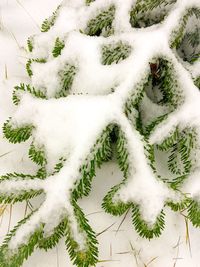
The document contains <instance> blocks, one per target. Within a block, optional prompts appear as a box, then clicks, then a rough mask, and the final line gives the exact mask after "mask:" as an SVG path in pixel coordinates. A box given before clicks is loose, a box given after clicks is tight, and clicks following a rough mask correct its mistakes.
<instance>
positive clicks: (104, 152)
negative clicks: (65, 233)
mask: <svg viewBox="0 0 200 267" xmlns="http://www.w3.org/2000/svg"><path fill="white" fill-rule="evenodd" d="M112 129H113V127H112V126H108V127H107V128H106V129H105V130H104V131H103V133H102V134H101V136H100V137H99V138H98V139H97V141H96V143H95V144H94V147H93V149H92V151H91V154H90V158H88V159H87V160H86V162H85V163H84V164H83V165H82V166H81V168H80V170H79V172H80V175H81V179H80V181H78V184H77V185H76V187H75V189H74V191H73V193H72V194H73V199H78V198H81V197H82V196H87V195H88V194H89V192H90V190H91V182H92V179H93V177H94V176H95V170H96V168H100V166H101V165H102V164H103V162H105V161H107V160H109V159H110V158H111V156H112V150H111V142H110V141H111V140H110V133H111V132H112Z"/></svg>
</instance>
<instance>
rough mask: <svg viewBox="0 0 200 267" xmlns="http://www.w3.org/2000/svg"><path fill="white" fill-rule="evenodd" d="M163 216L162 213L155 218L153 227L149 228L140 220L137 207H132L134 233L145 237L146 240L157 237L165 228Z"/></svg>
mask: <svg viewBox="0 0 200 267" xmlns="http://www.w3.org/2000/svg"><path fill="white" fill-rule="evenodd" d="M164 216H165V215H164V212H163V211H162V212H161V213H160V215H159V216H158V217H157V219H156V222H155V223H154V225H153V226H150V225H148V224H147V223H146V222H145V221H144V220H143V219H142V217H141V214H140V211H139V206H138V205H133V213H132V220H133V224H134V226H135V229H136V231H137V232H138V234H139V235H140V236H141V237H145V238H147V239H152V238H154V237H159V236H160V235H161V232H162V230H163V229H164V226H165V221H164Z"/></svg>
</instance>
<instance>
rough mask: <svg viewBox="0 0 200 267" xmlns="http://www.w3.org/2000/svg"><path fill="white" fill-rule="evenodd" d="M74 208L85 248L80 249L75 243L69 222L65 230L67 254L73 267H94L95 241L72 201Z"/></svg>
mask: <svg viewBox="0 0 200 267" xmlns="http://www.w3.org/2000/svg"><path fill="white" fill-rule="evenodd" d="M72 205H73V207H74V214H75V217H76V219H77V223H78V226H79V230H80V234H82V235H83V236H84V238H85V248H84V249H82V248H80V246H79V244H78V243H77V241H76V240H75V239H74V238H73V232H72V230H71V227H70V222H69V223H68V224H67V230H66V242H65V243H66V247H67V250H68V252H69V255H70V258H71V260H72V261H73V263H74V265H76V266H78V267H89V266H95V264H96V263H97V261H98V248H97V244H98V242H97V239H96V236H95V233H94V232H93V230H92V228H91V227H90V225H89V224H88V221H87V219H86V217H85V215H84V213H83V212H82V210H81V209H80V207H79V206H78V205H77V203H76V202H75V201H72Z"/></svg>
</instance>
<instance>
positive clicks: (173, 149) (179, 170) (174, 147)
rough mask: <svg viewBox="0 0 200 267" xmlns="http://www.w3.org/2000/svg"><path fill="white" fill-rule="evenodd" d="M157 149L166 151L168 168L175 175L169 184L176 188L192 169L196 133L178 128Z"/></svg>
mask: <svg viewBox="0 0 200 267" xmlns="http://www.w3.org/2000/svg"><path fill="white" fill-rule="evenodd" d="M157 147H158V149H159V150H161V151H166V152H168V154H169V156H168V162H167V163H168V169H169V170H170V171H171V172H172V173H173V174H174V175H175V178H173V179H172V180H171V181H169V184H170V186H171V187H172V188H174V189H177V188H179V187H180V185H182V183H183V182H184V181H185V179H186V178H187V176H188V175H189V174H190V173H191V169H192V161H193V158H192V154H194V151H195V150H196V133H195V131H194V130H193V129H189V128H188V129H185V130H184V131H179V129H178V128H176V130H175V131H174V132H173V133H172V134H171V135H170V136H169V137H167V138H166V139H165V140H164V141H163V142H162V144H160V145H158V146H157Z"/></svg>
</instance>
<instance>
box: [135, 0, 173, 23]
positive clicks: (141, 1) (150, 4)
mask: <svg viewBox="0 0 200 267" xmlns="http://www.w3.org/2000/svg"><path fill="white" fill-rule="evenodd" d="M174 2H176V0H138V1H137V2H136V4H135V5H134V6H133V8H132V10H131V12H130V23H131V25H132V27H134V28H142V27H150V26H152V25H154V24H157V23H160V22H162V21H163V20H164V18H165V16H166V15H167V12H166V6H168V5H169V6H170V5H171V4H173V3H174ZM162 5H163V6H164V7H165V8H163V9H161V10H159V12H156V13H155V12H154V11H155V9H156V8H158V7H160V6H162Z"/></svg>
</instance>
